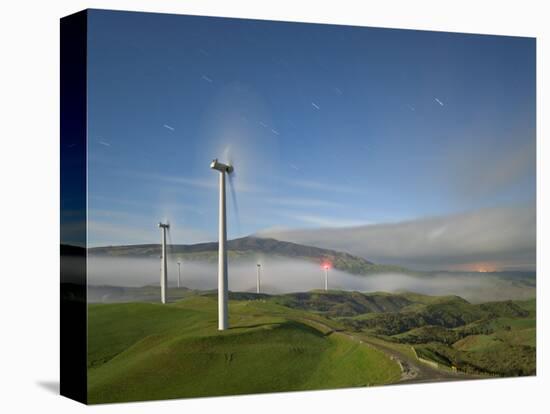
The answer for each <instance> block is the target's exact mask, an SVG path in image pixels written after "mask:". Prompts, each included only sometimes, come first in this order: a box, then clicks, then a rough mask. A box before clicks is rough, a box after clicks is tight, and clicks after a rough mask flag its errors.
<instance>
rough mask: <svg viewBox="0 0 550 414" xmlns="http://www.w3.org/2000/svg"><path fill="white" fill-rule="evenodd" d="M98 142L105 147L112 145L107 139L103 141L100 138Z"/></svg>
mask: <svg viewBox="0 0 550 414" xmlns="http://www.w3.org/2000/svg"><path fill="white" fill-rule="evenodd" d="M98 143H99V144H100V145H103V146H104V147H110V146H111V144H110V143H108V142H107V141H103V140H99V141H98Z"/></svg>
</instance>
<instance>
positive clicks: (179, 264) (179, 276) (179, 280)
mask: <svg viewBox="0 0 550 414" xmlns="http://www.w3.org/2000/svg"><path fill="white" fill-rule="evenodd" d="M180 266H181V262H180V261H179V260H178V288H179V287H180V285H181V267H180Z"/></svg>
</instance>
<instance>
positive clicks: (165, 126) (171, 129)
mask: <svg viewBox="0 0 550 414" xmlns="http://www.w3.org/2000/svg"><path fill="white" fill-rule="evenodd" d="M163 126H164V128H166V129H169V130H170V131H175V128H174V127H171V126H170V125H167V124H164V125H163Z"/></svg>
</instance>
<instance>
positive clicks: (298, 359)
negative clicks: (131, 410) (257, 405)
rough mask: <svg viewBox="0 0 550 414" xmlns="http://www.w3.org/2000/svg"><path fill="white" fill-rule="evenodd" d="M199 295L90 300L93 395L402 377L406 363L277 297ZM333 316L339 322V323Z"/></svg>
mask: <svg viewBox="0 0 550 414" xmlns="http://www.w3.org/2000/svg"><path fill="white" fill-rule="evenodd" d="M230 315H231V320H230V322H231V326H232V328H231V329H230V330H228V331H225V332H218V331H217V329H216V327H217V302H216V299H215V297H211V296H209V295H206V296H204V295H195V296H191V297H188V298H186V299H184V300H181V301H178V302H175V303H171V304H168V305H160V304H153V303H124V304H93V305H89V307H88V338H89V343H88V368H89V370H88V380H89V382H88V387H89V402H90V403H105V402H117V401H137V400H149V399H166V398H182V397H199V396H208V395H230V394H248V393H261V392H276V391H292V390H311V389H319V388H335V387H353V386H365V385H375V384H387V383H392V382H395V381H397V380H398V379H399V377H400V369H399V366H398V365H397V363H395V362H394V361H392V360H391V359H390V358H389V357H387V356H386V355H385V354H383V353H382V352H380V351H377V350H375V349H372V348H370V347H367V346H365V345H363V344H360V343H359V342H358V341H354V340H352V339H351V338H349V337H347V336H346V335H344V334H340V333H338V332H333V331H332V329H330V326H329V325H327V324H328V323H332V322H329V321H328V320H326V319H324V318H322V317H320V316H316V315H312V314H310V313H308V312H303V311H300V310H293V309H290V308H287V307H284V306H281V305H279V304H276V303H273V301H271V300H266V299H261V298H260V299H258V300H247V299H242V300H231V301H230ZM332 324H333V323H332Z"/></svg>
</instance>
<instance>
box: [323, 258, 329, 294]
mask: <svg viewBox="0 0 550 414" xmlns="http://www.w3.org/2000/svg"><path fill="white" fill-rule="evenodd" d="M323 268H324V269H325V291H327V290H328V268H329V265H328V264H325V265H324V266H323Z"/></svg>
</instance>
